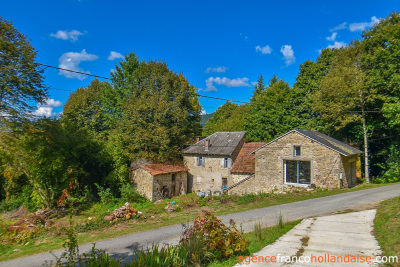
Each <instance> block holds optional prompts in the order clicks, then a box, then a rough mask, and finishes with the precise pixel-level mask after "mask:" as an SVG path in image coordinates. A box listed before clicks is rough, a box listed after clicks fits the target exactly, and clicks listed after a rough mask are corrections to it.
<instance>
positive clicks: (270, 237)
mask: <svg viewBox="0 0 400 267" xmlns="http://www.w3.org/2000/svg"><path fill="white" fill-rule="evenodd" d="M300 222H301V220H298V221H295V222H290V223H285V224H283V227H282V228H281V227H280V226H279V225H276V226H273V227H268V228H264V229H262V237H263V238H262V239H261V240H260V239H259V237H258V234H257V233H256V232H249V233H245V234H243V237H244V238H245V239H247V240H249V241H250V243H249V245H248V250H249V253H248V255H251V254H253V253H255V252H258V251H260V250H261V249H262V248H263V247H265V246H267V245H269V244H272V243H274V242H275V241H276V240H278V239H279V238H280V237H281V236H283V235H284V234H286V233H287V232H289V231H290V230H292V228H293V227H295V226H296V225H297V224H298V223H300ZM248 255H247V256H248ZM238 260H239V256H236V257H232V258H230V259H228V260H225V261H215V262H212V263H211V264H210V265H209V266H210V267H228V266H229V267H230V266H234V265H235V264H237V263H238Z"/></svg>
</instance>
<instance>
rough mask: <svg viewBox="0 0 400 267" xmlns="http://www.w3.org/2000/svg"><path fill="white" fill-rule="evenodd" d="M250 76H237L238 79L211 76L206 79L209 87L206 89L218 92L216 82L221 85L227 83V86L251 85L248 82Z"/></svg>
mask: <svg viewBox="0 0 400 267" xmlns="http://www.w3.org/2000/svg"><path fill="white" fill-rule="evenodd" d="M248 81H249V78H246V77H243V78H236V79H229V78H226V77H223V78H221V77H210V78H208V79H207V80H206V86H207V88H206V89H204V91H206V92H216V91H217V88H216V87H215V86H214V83H216V84H219V85H225V86H226V87H228V88H229V87H241V86H246V87H249V86H250V84H249V83H248Z"/></svg>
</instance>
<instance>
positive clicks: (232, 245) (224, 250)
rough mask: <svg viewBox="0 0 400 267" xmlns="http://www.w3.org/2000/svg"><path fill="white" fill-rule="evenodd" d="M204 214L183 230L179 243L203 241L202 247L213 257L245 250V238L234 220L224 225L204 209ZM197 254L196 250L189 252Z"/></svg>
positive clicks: (221, 256)
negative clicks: (195, 240) (193, 240)
mask: <svg viewBox="0 0 400 267" xmlns="http://www.w3.org/2000/svg"><path fill="white" fill-rule="evenodd" d="M204 213H205V215H204V216H198V217H197V218H196V220H195V221H194V225H193V227H190V228H188V229H186V230H185V232H184V235H183V237H182V239H181V241H180V243H181V244H185V243H187V242H191V240H192V239H199V240H200V241H204V244H205V246H203V247H204V249H205V250H206V251H207V252H209V253H211V254H213V255H214V259H221V258H227V257H230V256H233V255H239V254H243V253H245V252H247V243H248V241H247V240H244V239H243V237H242V235H241V234H240V233H239V231H238V230H237V229H236V225H235V222H234V221H233V220H231V221H230V222H229V223H230V225H229V226H226V225H225V224H223V223H222V222H221V220H220V219H218V218H217V217H215V216H214V215H212V214H211V213H209V212H206V211H204ZM190 253H193V254H198V253H196V252H192V251H191V252H190Z"/></svg>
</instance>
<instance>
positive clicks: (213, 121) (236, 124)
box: [203, 101, 248, 136]
mask: <svg viewBox="0 0 400 267" xmlns="http://www.w3.org/2000/svg"><path fill="white" fill-rule="evenodd" d="M247 107H248V106H247V105H236V104H233V103H231V102H229V101H227V102H226V103H225V104H223V105H222V106H220V107H219V108H218V109H217V111H216V112H215V113H214V115H213V116H212V117H211V118H210V119H209V120H208V121H207V122H206V124H205V126H204V131H203V136H209V135H211V134H213V133H215V132H218V131H220V132H230V131H244V126H243V125H244V114H245V113H246V111H247Z"/></svg>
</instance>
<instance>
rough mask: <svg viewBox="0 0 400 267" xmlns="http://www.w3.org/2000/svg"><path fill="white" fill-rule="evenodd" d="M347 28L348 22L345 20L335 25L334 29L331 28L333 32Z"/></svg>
mask: <svg viewBox="0 0 400 267" xmlns="http://www.w3.org/2000/svg"><path fill="white" fill-rule="evenodd" d="M344 29H347V22H343V23H342V24H339V25H337V26H335V27H333V28H332V29H330V31H331V32H337V31H340V30H344Z"/></svg>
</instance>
